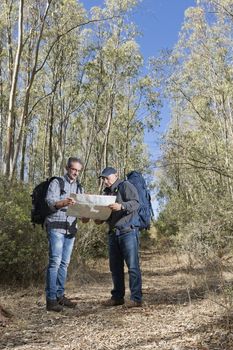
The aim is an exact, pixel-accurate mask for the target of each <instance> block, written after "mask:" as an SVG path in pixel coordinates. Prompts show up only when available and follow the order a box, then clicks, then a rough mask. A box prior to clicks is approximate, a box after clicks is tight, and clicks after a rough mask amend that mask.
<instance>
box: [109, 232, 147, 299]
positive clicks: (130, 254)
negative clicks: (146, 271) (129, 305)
mask: <svg viewBox="0 0 233 350" xmlns="http://www.w3.org/2000/svg"><path fill="white" fill-rule="evenodd" d="M138 250H139V232H138V230H137V229H133V230H132V231H130V232H127V233H121V232H117V233H115V232H114V233H110V234H109V265H110V271H111V273H112V281H113V290H112V291H111V294H112V299H114V300H118V299H123V298H124V296H125V278H124V261H125V262H126V265H127V268H128V273H129V288H130V293H131V294H130V299H131V300H135V301H141V300H142V280H141V271H140V266H139V256H138Z"/></svg>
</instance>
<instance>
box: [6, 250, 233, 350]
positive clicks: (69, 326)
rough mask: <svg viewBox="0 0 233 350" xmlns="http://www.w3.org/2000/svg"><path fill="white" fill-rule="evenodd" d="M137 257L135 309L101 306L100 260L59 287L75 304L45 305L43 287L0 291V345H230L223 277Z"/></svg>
mask: <svg viewBox="0 0 233 350" xmlns="http://www.w3.org/2000/svg"><path fill="white" fill-rule="evenodd" d="M141 258H142V274H143V294H144V306H143V308H137V309H130V310H127V309H126V308H124V307H123V306H118V307H115V308H110V309H106V308H103V307H102V306H101V301H102V300H104V299H105V298H108V297H109V291H110V289H111V278H110V274H109V272H108V264H107V261H104V260H102V261H99V262H98V263H95V264H93V265H92V266H91V268H85V271H83V268H82V269H80V270H79V271H78V272H77V274H75V275H74V276H73V279H72V281H70V282H69V283H68V284H67V293H68V294H69V296H72V297H73V298H74V299H77V300H78V307H77V309H74V310H69V309H66V310H64V311H63V312H62V313H61V314H56V313H48V312H46V311H45V298H44V292H43V288H41V289H38V288H30V289H27V290H20V291H12V290H6V289H5V290H3V291H2V292H1V294H0V304H1V305H2V306H3V308H4V309H5V310H8V312H10V314H12V315H13V316H12V317H11V318H8V317H7V316H6V319H7V321H4V323H2V327H0V332H1V333H0V335H1V340H0V349H37V350H40V349H41V350H42V349H48V350H50V349H51V350H60V349H70V350H71V349H73V350H74V349H75V350H78V349H80V350H81V349H82V350H89V349H92V350H93V349H96V350H97V349H98V350H124V349H127V350H129V349H135V350H139V349H141V350H144V349H145V350H149V349H151V350H152V349H153V350H157V349H158V350H232V349H233V335H232V324H233V318H232V316H231V312H230V304H229V298H228V299H227V298H226V296H225V294H224V293H223V292H222V285H223V280H219V278H218V276H216V274H215V275H214V276H212V275H213V274H212V275H211V274H209V273H207V272H206V271H205V270H203V269H202V268H201V267H198V268H196V269H192V270H190V269H187V268H186V266H187V265H186V262H185V260H184V259H183V258H181V257H177V256H175V255H171V254H164V255H159V254H157V253H156V252H153V251H152V250H150V251H143V252H142V254H141ZM230 268H231V266H228V267H227V272H226V274H227V279H228V285H229V286H230V285H231V279H232V274H231V273H230ZM209 275H211V276H212V277H211V283H209V279H208V276H209ZM222 276H224V273H223V275H222ZM126 277H127V276H126ZM222 278H224V277H222ZM128 295H129V294H128V293H127V297H128Z"/></svg>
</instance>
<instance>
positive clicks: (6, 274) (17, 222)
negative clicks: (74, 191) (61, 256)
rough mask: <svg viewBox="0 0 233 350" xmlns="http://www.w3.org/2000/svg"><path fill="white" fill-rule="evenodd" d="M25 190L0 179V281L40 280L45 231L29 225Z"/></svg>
mask: <svg viewBox="0 0 233 350" xmlns="http://www.w3.org/2000/svg"><path fill="white" fill-rule="evenodd" d="M30 204H31V198H30V194H29V188H27V187H26V186H25V185H23V184H20V183H13V184H10V183H9V182H8V181H7V180H6V179H5V178H1V189H0V221H1V227H0V275H1V281H2V282H3V281H8V282H12V283H13V282H15V281H19V282H21V283H24V284H28V283H30V282H31V281H32V280H38V279H41V278H43V277H44V276H43V270H44V268H45V264H46V258H47V239H46V234H45V232H44V231H43V230H42V229H41V228H40V227H37V228H34V227H33V226H32V224H31V223H30Z"/></svg>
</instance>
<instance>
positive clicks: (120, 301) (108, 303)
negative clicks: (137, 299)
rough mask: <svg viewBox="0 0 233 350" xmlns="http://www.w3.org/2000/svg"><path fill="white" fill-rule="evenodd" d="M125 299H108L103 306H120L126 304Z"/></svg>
mask: <svg viewBox="0 0 233 350" xmlns="http://www.w3.org/2000/svg"><path fill="white" fill-rule="evenodd" d="M124 302H125V301H124V299H107V300H105V301H103V302H102V305H103V306H106V307H111V306H118V305H123V304H124Z"/></svg>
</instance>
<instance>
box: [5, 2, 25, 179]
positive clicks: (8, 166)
mask: <svg viewBox="0 0 233 350" xmlns="http://www.w3.org/2000/svg"><path fill="white" fill-rule="evenodd" d="M23 7H24V0H20V5H19V20H18V46H17V51H16V57H15V65H14V70H13V77H12V84H11V90H10V96H9V107H8V120H7V132H6V133H7V136H6V152H5V157H4V160H5V169H4V173H5V175H6V176H7V177H9V178H10V175H11V174H12V161H13V152H14V144H13V137H14V130H13V122H14V112H15V100H16V87H17V81H18V74H19V67H20V59H21V54H22V49H23Z"/></svg>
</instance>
